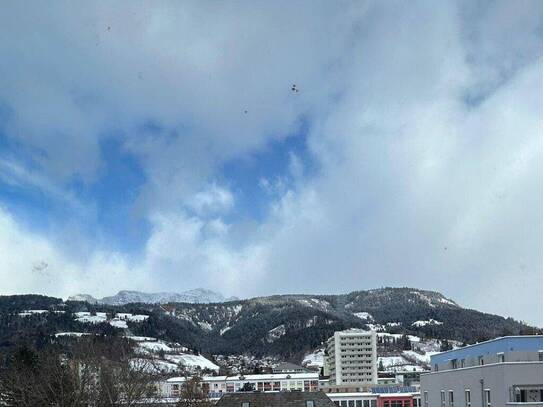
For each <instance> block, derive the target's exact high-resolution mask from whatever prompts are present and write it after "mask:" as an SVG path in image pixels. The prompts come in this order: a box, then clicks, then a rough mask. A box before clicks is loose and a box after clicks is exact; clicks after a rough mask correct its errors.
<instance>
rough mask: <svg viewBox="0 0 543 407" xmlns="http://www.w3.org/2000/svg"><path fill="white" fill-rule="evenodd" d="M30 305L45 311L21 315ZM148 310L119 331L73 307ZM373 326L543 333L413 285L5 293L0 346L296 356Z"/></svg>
mask: <svg viewBox="0 0 543 407" xmlns="http://www.w3.org/2000/svg"><path fill="white" fill-rule="evenodd" d="M27 310H47V311H48V312H47V313H37V314H32V315H27V316H21V315H20V314H21V313H23V311H27ZM81 311H88V312H90V313H95V312H104V313H108V314H110V315H114V314H115V313H118V312H132V313H140V314H145V315H149V318H148V319H146V320H145V321H142V322H138V323H135V322H127V325H126V326H127V328H125V329H118V328H116V327H113V326H111V325H110V324H107V323H93V324H89V323H82V322H78V321H77V320H76V319H75V318H74V313H76V312H81ZM347 328H366V329H370V328H371V329H375V330H377V331H379V332H389V333H391V334H408V335H416V336H418V337H421V338H438V339H449V340H456V341H459V342H465V343H473V342H476V341H481V340H485V339H490V338H492V337H496V336H501V335H518V334H532V333H536V332H541V331H540V330H538V329H536V328H533V327H529V326H527V325H525V324H523V323H521V322H518V321H515V320H513V319H511V318H503V317H501V316H497V315H490V314H485V313H482V312H478V311H475V310H470V309H465V308H462V307H460V306H459V305H458V304H456V303H455V302H454V301H452V300H450V299H447V298H445V297H444V296H443V295H441V294H439V293H436V292H430V291H422V290H417V289H411V288H383V289H376V290H369V291H356V292H352V293H349V294H345V295H279V296H272V297H257V298H253V299H248V300H239V301H232V302H226V303H216V304H187V303H171V304H167V305H157V304H128V305H124V306H110V305H100V304H89V303H86V302H78V301H68V302H63V301H62V300H60V299H56V298H50V297H43V296H34V295H29V296H6V297H0V352H4V353H6V352H8V351H9V350H10V349H13V348H15V347H17V346H18V345H20V344H23V343H24V344H32V343H34V344H37V345H38V346H39V344H40V343H44V342H47V341H48V340H50V339H49V338H51V336H52V335H54V334H55V333H58V332H66V331H69V332H92V333H95V334H104V335H108V336H118V335H125V334H131V335H140V336H151V337H156V338H160V339H163V340H166V341H172V342H176V343H179V344H181V345H183V346H186V347H187V348H189V349H193V350H195V351H198V352H202V353H205V354H241V353H248V354H253V355H257V356H262V355H278V356H282V357H285V358H290V359H293V358H294V359H296V358H299V357H300V356H301V355H302V354H303V353H304V352H307V351H309V350H311V349H314V348H316V347H318V346H320V345H321V344H322V343H323V342H324V341H325V340H326V339H327V338H328V337H330V336H331V335H332V334H333V332H334V331H336V330H342V329H347Z"/></svg>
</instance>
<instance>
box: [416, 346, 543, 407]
mask: <svg viewBox="0 0 543 407" xmlns="http://www.w3.org/2000/svg"><path fill="white" fill-rule="evenodd" d="M431 364H432V371H431V372H430V373H427V374H423V375H421V395H422V403H423V404H422V405H423V407H496V406H500V407H502V406H522V405H526V406H531V407H543V336H507V337H502V338H497V339H493V340H490V341H486V342H481V343H478V344H475V345H471V346H466V347H464V348H460V349H455V350H452V351H448V352H442V353H439V354H436V355H434V356H432V357H431Z"/></svg>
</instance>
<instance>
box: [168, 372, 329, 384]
mask: <svg viewBox="0 0 543 407" xmlns="http://www.w3.org/2000/svg"><path fill="white" fill-rule="evenodd" d="M242 377H243V379H240V376H239V375H238V376H204V377H203V378H202V380H203V381H205V382H224V381H262V380H270V381H273V380H288V379H298V380H303V379H307V380H318V379H319V374H318V373H316V372H315V373H269V374H254V375H243V376H242ZM167 381H168V382H183V381H185V378H184V377H172V378H170V379H168V380H167Z"/></svg>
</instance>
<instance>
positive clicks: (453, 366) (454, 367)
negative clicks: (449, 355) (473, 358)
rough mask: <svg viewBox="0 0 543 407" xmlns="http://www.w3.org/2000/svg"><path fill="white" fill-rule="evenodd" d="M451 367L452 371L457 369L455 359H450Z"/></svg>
mask: <svg viewBox="0 0 543 407" xmlns="http://www.w3.org/2000/svg"><path fill="white" fill-rule="evenodd" d="M451 367H452V368H453V369H457V368H458V363H457V362H456V359H452V360H451Z"/></svg>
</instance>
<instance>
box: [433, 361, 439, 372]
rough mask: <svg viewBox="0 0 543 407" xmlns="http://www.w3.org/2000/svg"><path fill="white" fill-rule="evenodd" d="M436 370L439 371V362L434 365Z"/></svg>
mask: <svg viewBox="0 0 543 407" xmlns="http://www.w3.org/2000/svg"><path fill="white" fill-rule="evenodd" d="M434 371H435V372H438V371H439V366H438V365H437V363H436V364H435V365H434Z"/></svg>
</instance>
